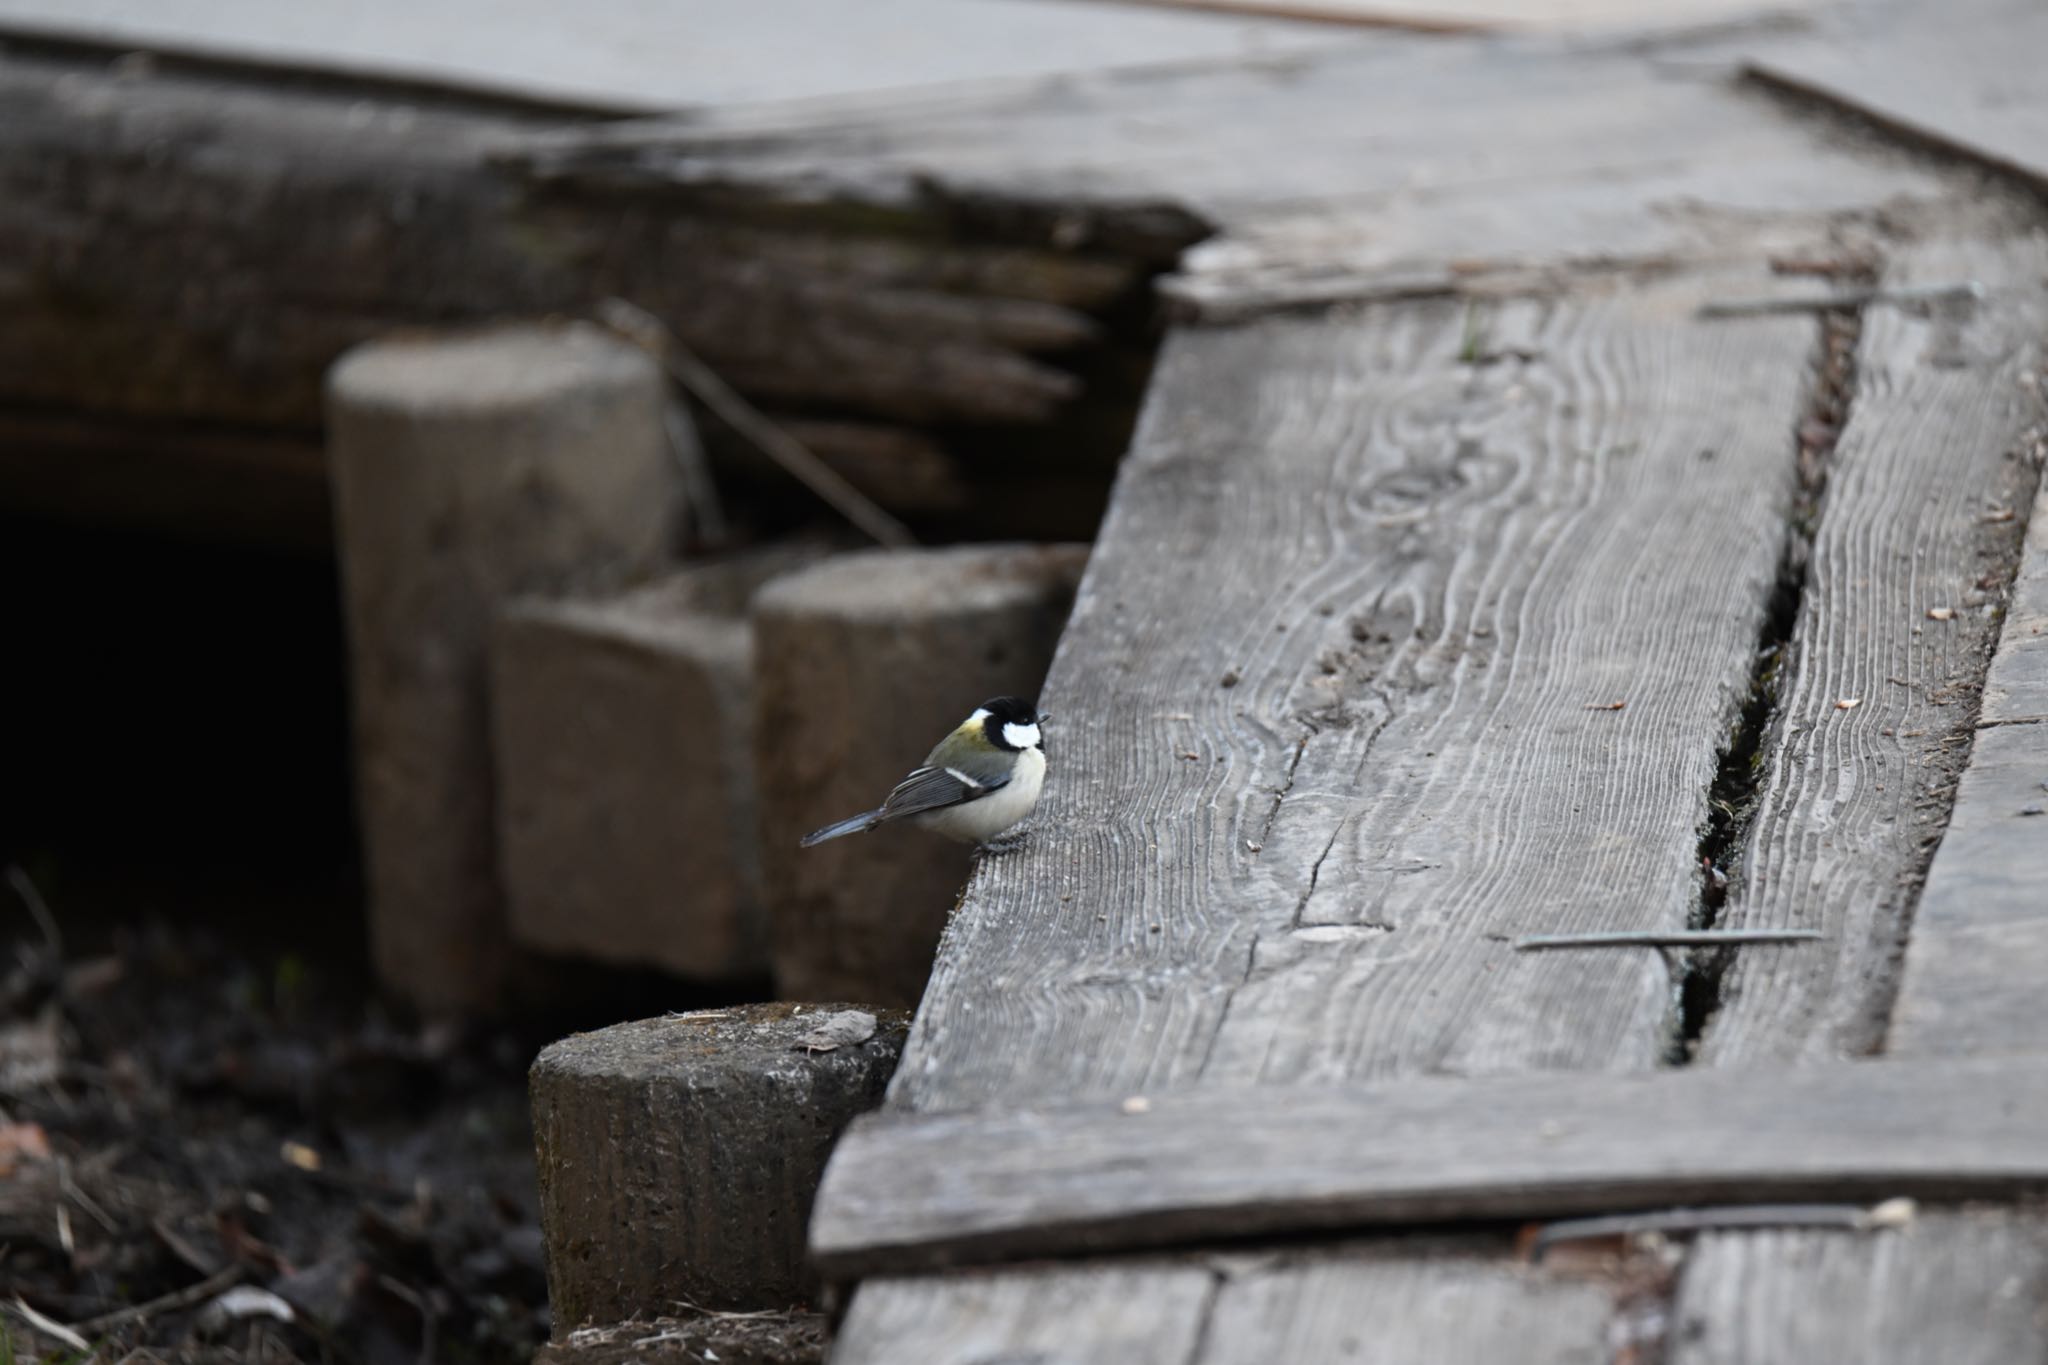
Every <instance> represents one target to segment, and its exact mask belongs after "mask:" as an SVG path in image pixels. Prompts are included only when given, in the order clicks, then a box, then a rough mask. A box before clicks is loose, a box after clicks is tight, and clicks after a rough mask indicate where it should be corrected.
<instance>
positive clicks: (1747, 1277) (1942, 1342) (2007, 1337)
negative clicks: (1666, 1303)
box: [1670, 1212, 2048, 1365]
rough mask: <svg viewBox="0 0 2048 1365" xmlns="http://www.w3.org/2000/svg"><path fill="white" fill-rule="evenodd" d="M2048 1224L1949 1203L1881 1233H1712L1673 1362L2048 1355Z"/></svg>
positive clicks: (1712, 1364) (1735, 1364) (1683, 1291)
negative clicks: (1960, 1209) (1956, 1208)
mask: <svg viewBox="0 0 2048 1365" xmlns="http://www.w3.org/2000/svg"><path fill="white" fill-rule="evenodd" d="M2044 1294H2048V1224H2044V1223H2043V1222H2042V1221H2041V1219H2040V1218H2039V1217H2038V1216H2036V1215H2031V1214H2025V1213H1991V1212H1979V1213H1961V1214H1954V1213H1937V1214H1931V1215H1922V1216H1921V1217H1920V1218H1919V1219H1918V1220H1916V1221H1915V1222H1914V1223H1913V1224H1911V1225H1910V1226H1908V1227H1905V1228H1901V1229H1896V1230H1890V1231H1884V1232H1878V1233H1875V1234H1859V1233H1824V1232H1773V1233H1745V1234H1741V1235H1739V1236H1735V1235H1709V1236H1706V1237H1703V1238H1701V1239H1700V1240H1699V1242H1698V1243H1697V1244H1696V1245H1695V1246H1694V1248H1693V1251H1692V1254H1691V1256H1690V1257H1689V1258H1688V1259H1687V1263H1686V1267H1685V1271H1684V1274H1683V1276H1682V1278H1681V1280H1680V1282H1679V1289H1678V1296H1677V1300H1676V1303H1675V1305H1674V1315H1675V1321H1674V1322H1673V1324H1672V1333H1671V1341H1672V1347H1671V1356H1670V1359H1671V1362H1672V1365H1814V1362H1817V1361H1824V1360H1842V1361H1849V1360H1853V1361H1858V1362H1865V1363H1866V1365H1925V1363H1926V1362H1929V1361H1940V1362H1942V1365H2008V1363H2009V1362H2012V1361H2021V1360H2041V1359H2043V1358H2044V1357H2048V1317H2044V1316H2043V1314H2042V1312H2041V1304H2042V1301H2043V1297H2044Z"/></svg>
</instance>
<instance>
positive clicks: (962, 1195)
mask: <svg viewBox="0 0 2048 1365" xmlns="http://www.w3.org/2000/svg"><path fill="white" fill-rule="evenodd" d="M934 1173H942V1178H939V1179H934ZM2044 1187H2048V1059H2037V1058H2028V1059H2014V1058H1999V1059H1996V1060H1993V1061H1950V1060H1946V1059H1943V1060H1940V1061H1937V1062H1904V1061H1869V1062H1845V1063H1837V1064H1834V1065H1831V1066H1810V1067H1802V1068H1798V1069H1776V1070H1757V1069H1751V1068H1743V1069H1740V1070H1735V1069H1714V1068H1688V1069H1682V1070H1664V1071H1652V1072H1637V1073H1632V1074H1623V1075H1601V1074H1598V1073H1594V1074H1585V1075H1526V1076H1486V1077H1478V1078H1471V1079H1446V1078H1425V1079H1421V1080H1408V1081H1394V1082H1388V1083H1385V1084H1381V1085H1373V1086H1350V1087H1341V1086H1329V1085H1310V1086H1274V1087H1261V1088H1258V1089H1229V1088H1223V1089H1197V1090H1192V1091H1187V1092H1179V1093H1166V1094H1161V1095H1158V1096H1153V1097H1133V1098H1129V1099H1126V1100H1125V1101H1123V1102H1122V1103H1113V1102H1107V1101H1103V1102H1096V1103H1089V1104H1078V1105H1071V1106H1057V1107H1055V1106H1041V1107H1034V1108H1029V1109H1019V1110H1002V1111H979V1112H965V1113H958V1114H931V1115H914V1116H893V1117H892V1116H875V1117H871V1118H868V1119H864V1120H859V1121H857V1122H856V1123H855V1124H854V1126H853V1128H852V1129H851V1130H850V1131H849V1132H848V1133H847V1135H846V1137H845V1138H844V1139H843V1140H842V1141H841V1143H840V1145H839V1148H838V1150H837V1151H836V1152H835V1153H834V1155H833V1158H832V1162H831V1165H830V1166H829V1167H828V1168H827V1171H826V1175H825V1181H824V1184H823V1186H822V1187H821V1188H820V1190H819V1194H818V1204H817V1209H816V1212H815V1214H814V1216H813V1220H812V1225H811V1248H812V1252H813V1254H814V1256H815V1257H816V1258H817V1261H818V1263H819V1265H820V1266H821V1267H822V1268H823V1270H824V1271H825V1273H826V1274H828V1275H831V1276H834V1277H838V1278H849V1279H850V1278H858V1277H860V1276H863V1275H872V1274H894V1273H902V1272H904V1271H906V1270H921V1269H931V1268H934V1267H938V1266H945V1265H955V1264H963V1263H971V1262H992V1261H1016V1260H1023V1259H1027V1258H1031V1257H1039V1256H1071V1255H1076V1254H1081V1253H1088V1252H1116V1251H1133V1250H1140V1249H1147V1248H1155V1247H1165V1246H1172V1245H1191V1244H1192V1245H1199V1244H1204V1243H1217V1242H1228V1241H1233V1240H1237V1239H1240V1238H1248V1237H1276V1236H1291V1235H1296V1234H1302V1233H1310V1232H1333V1231H1345V1230H1355V1229H1359V1228H1363V1227H1369V1226H1373V1225H1389V1224H1413V1223H1432V1222H1447V1221H1452V1220H1459V1219H1522V1218H1551V1217H1559V1216H1564V1215H1569V1214H1580V1213H1589V1212H1596V1211H1607V1210H1620V1209H1629V1208H1662V1207H1666V1206H1669V1205H1673V1204H1702V1203H1737V1204H1739V1203H1755V1202H1786V1201H1791V1200H1810V1201H1820V1200H1837V1201H1846V1200H1864V1201H1868V1200H1877V1199H1885V1198H1890V1197H1893V1196H1898V1195H1907V1196H1918V1197H1934V1196H1940V1197H1974V1196H1993V1195H2011V1194H2016V1193H2022V1192H2026V1191H2029V1190H2036V1189H2041V1188H2044Z"/></svg>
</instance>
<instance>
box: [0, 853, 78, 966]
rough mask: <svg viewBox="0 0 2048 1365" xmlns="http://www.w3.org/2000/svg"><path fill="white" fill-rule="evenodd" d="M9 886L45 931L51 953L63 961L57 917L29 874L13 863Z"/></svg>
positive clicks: (62, 940)
mask: <svg viewBox="0 0 2048 1365" xmlns="http://www.w3.org/2000/svg"><path fill="white" fill-rule="evenodd" d="M7 884H8V885H9V886H11V887H13V888H14V894H15V895H17V896H19V897H21V903H22V904H23V905H26V906H27V907H28V912H29V914H31V915H33V916H34V917H35V921H36V927H37V928H38V929H41V930H42V931H43V937H44V938H46V939H48V940H49V942H50V951H51V952H52V953H55V954H56V955H57V957H58V958H59V959H60V960H61V959H62V958H63V956H64V935H63V934H61V933H59V932H58V930H57V917H56V916H55V915H53V914H51V913H50V907H49V906H48V905H46V904H44V903H43V893H42V892H40V891H38V890H36V884H35V883H34V882H32V881H30V880H29V876H28V873H26V872H24V871H22V870H21V868H20V867H19V866H17V865H15V864H13V863H10V864H8V866H7Z"/></svg>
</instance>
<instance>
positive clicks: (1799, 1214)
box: [1529, 1204, 1871, 1261]
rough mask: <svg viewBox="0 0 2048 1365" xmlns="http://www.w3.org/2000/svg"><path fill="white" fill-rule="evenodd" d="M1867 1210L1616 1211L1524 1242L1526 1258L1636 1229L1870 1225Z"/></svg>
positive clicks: (1560, 1225) (1566, 1223)
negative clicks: (1570, 1243)
mask: <svg viewBox="0 0 2048 1365" xmlns="http://www.w3.org/2000/svg"><path fill="white" fill-rule="evenodd" d="M1870 1225H1871V1223H1870V1213H1869V1211H1868V1210H1866V1209H1864V1208H1863V1207H1862V1206H1861V1205H1858V1204H1738V1205H1734V1206H1731V1207H1729V1208H1720V1209H1663V1210H1659V1211H1656V1212H1651V1213H1616V1214H1606V1215H1603V1216H1601V1217H1598V1218H1567V1219H1563V1220H1562V1221H1559V1222H1556V1223H1549V1224H1546V1225H1545V1226H1544V1228H1543V1230H1542V1231H1541V1232H1538V1233H1537V1234H1536V1240H1535V1241H1533V1242H1531V1243H1530V1244H1529V1259H1530V1260H1531V1261H1540V1260H1542V1259H1543V1253H1544V1252H1546V1251H1548V1250H1550V1248H1552V1247H1554V1246H1556V1245H1557V1244H1558V1243H1559V1242H1584V1241H1591V1240H1592V1239H1594V1238H1597V1237H1623V1236H1627V1235H1629V1234H1630V1233H1637V1232H1706V1231H1710V1230H1712V1229H1714V1228H1851V1229H1858V1230H1860V1229H1862V1228H1866V1227H1869V1226H1870Z"/></svg>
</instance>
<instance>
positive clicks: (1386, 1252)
mask: <svg viewBox="0 0 2048 1365" xmlns="http://www.w3.org/2000/svg"><path fill="white" fill-rule="evenodd" d="M1237 1259H1239V1258H1219V1260H1220V1261H1221V1264H1220V1266H1219V1271H1218V1273H1219V1278H1220V1283H1219V1285H1218V1287H1217V1291H1216V1303H1215V1307H1214V1308H1213V1309H1212V1310H1211V1312H1210V1314H1209V1321H1208V1329H1207V1331H1206V1332H1205V1333H1204V1335H1203V1347H1202V1349H1201V1350H1200V1351H1199V1352H1197V1353H1195V1354H1194V1355H1193V1356H1192V1357H1190V1362H1191V1365H1221V1363H1222V1362H1227V1361H1290V1362H1302V1365H1309V1362H1337V1361H1342V1362H1346V1365H1415V1362H1419V1361H1465V1360H1471V1361H1515V1362H1519V1365H1595V1362H1603V1363H1604V1362H1607V1361H1609V1360H1612V1359H1615V1358H1616V1357H1615V1356H1610V1355H1608V1354H1607V1353H1606V1352H1605V1351H1604V1350H1602V1349H1601V1347H1602V1346H1604V1345H1605V1344H1606V1343H1607V1342H1608V1341H1609V1340H1610V1333H1611V1326H1610V1324H1611V1323H1612V1322H1613V1320H1614V1316H1615V1299H1616V1286H1615V1285H1613V1284H1612V1283H1608V1282H1603V1281H1601V1280H1597V1279H1592V1278H1580V1279H1566V1278H1563V1277H1560V1276H1555V1275H1548V1274H1544V1273H1542V1272H1538V1271H1533V1270H1531V1269H1529V1268H1527V1267H1523V1266H1516V1265H1513V1264H1510V1263H1508V1262H1507V1261H1505V1260H1504V1259H1499V1258H1496V1257H1488V1256H1483V1255H1479V1254H1474V1253H1473V1252H1470V1251H1462V1252H1461V1251H1460V1250H1459V1249H1456V1248H1446V1249H1445V1251H1444V1252H1443V1253H1438V1252H1436V1251H1435V1250H1434V1249H1433V1248H1431V1247H1429V1246H1426V1245H1422V1244H1419V1242H1418V1240H1417V1239H1409V1240H1407V1241H1406V1242H1405V1243H1403V1244H1402V1245H1401V1246H1400V1247H1399V1248H1398V1249H1396V1248H1393V1247H1389V1246H1384V1245H1382V1246H1377V1247H1360V1248H1356V1249H1352V1248H1338V1249H1335V1250H1322V1249H1319V1250H1316V1251H1312V1252H1297V1253H1293V1254H1283V1255H1279V1256H1272V1257H1266V1258H1258V1259H1253V1258H1249V1257H1247V1258H1242V1259H1243V1260H1245V1261H1247V1262H1249V1264H1243V1265H1233V1264H1232V1261H1235V1260H1237Z"/></svg>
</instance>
